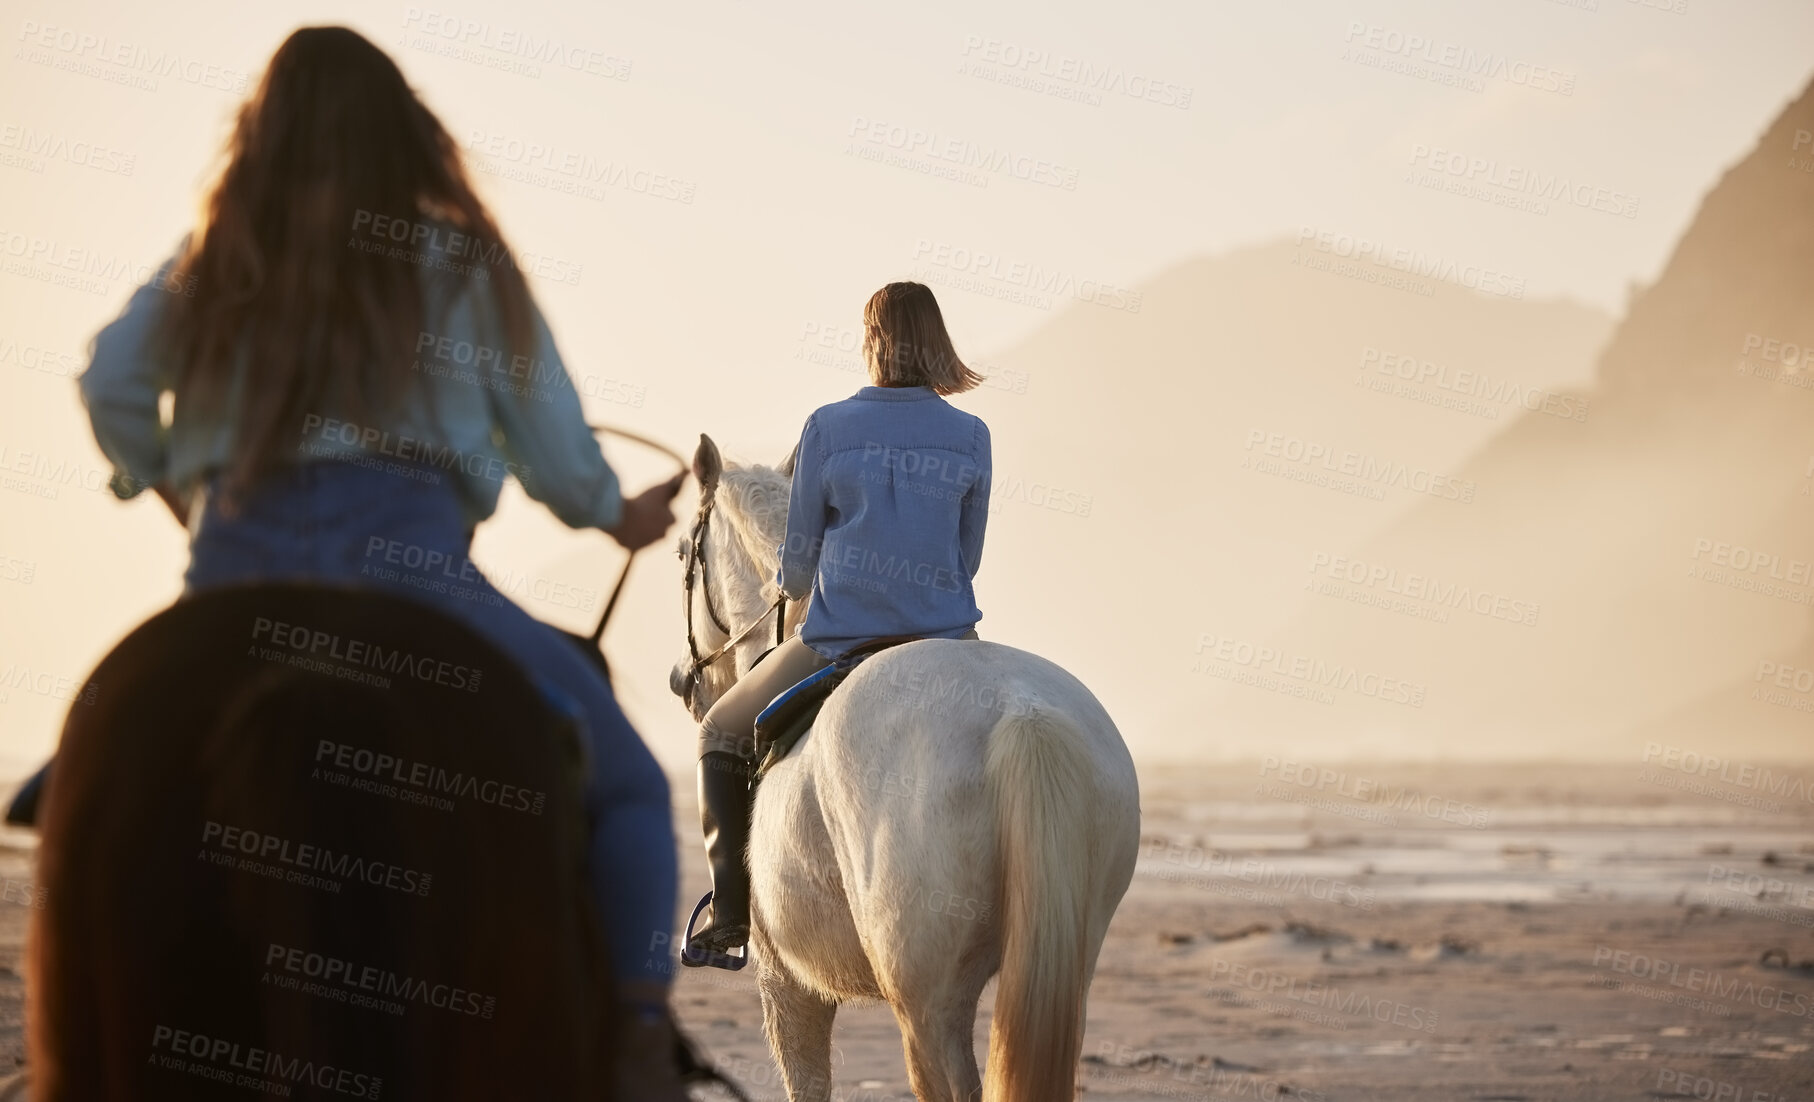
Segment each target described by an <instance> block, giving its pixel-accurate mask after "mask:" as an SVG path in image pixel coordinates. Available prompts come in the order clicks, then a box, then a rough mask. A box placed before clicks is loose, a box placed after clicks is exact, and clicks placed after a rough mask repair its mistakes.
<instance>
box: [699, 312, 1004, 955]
mask: <svg viewBox="0 0 1814 1102" xmlns="http://www.w3.org/2000/svg"><path fill="white" fill-rule="evenodd" d="M863 327H864V336H863V347H864V351H865V354H866V356H867V357H868V359H869V363H870V378H871V379H872V380H873V381H874V383H875V385H874V386H867V387H864V388H863V389H861V390H859V391H857V393H856V394H854V395H852V396H851V397H849V398H847V399H845V400H844V401H842V402H834V403H832V404H831V405H828V406H824V407H821V408H820V409H818V410H816V411H815V412H814V413H813V415H812V416H811V417H808V418H807V419H806V428H805V429H804V430H803V431H802V432H801V434H800V446H799V448H798V450H797V451H795V453H794V460H795V466H794V472H793V473H794V480H793V491H792V494H791V496H790V498H789V501H788V509H787V539H786V541H785V544H784V545H783V546H782V547H781V548H780V549H779V554H780V560H781V566H780V572H779V577H778V578H777V582H778V584H779V586H780V589H781V592H783V593H785V594H786V595H787V596H788V598H789V599H791V600H796V601H798V600H803V599H805V598H806V597H807V595H808V594H809V593H810V594H811V597H812V601H811V604H810V605H809V606H808V608H807V612H806V621H805V624H804V626H803V627H802V628H801V630H800V633H799V634H797V635H794V636H792V637H791V638H787V639H785V640H784V641H783V642H782V643H781V644H780V645H779V646H778V647H776V648H775V650H774V651H773V653H771V654H769V655H768V657H767V658H765V659H764V660H763V662H762V665H761V666H760V667H759V668H757V669H755V670H753V671H751V672H750V673H749V674H748V675H747V676H745V677H744V678H742V679H741V680H740V681H739V682H738V684H737V685H736V686H735V687H734V688H732V689H731V690H730V691H729V692H727V693H725V694H724V695H723V696H722V697H720V698H719V699H718V701H717V702H716V703H715V704H713V705H712V707H711V710H710V711H708V712H706V714H705V719H704V720H703V721H702V722H701V723H700V725H699V809H700V818H701V820H702V825H703V827H704V831H705V843H706V856H707V859H708V862H709V864H710V867H711V872H712V910H711V918H710V921H709V922H708V923H707V925H706V926H705V927H704V928H703V929H701V930H700V931H699V933H698V935H697V937H696V938H695V940H694V944H695V945H696V946H697V948H699V949H700V950H703V951H705V952H708V953H710V952H719V953H722V952H724V951H726V950H728V949H733V948H736V947H738V946H740V945H743V944H744V943H745V942H747V941H748V940H749V885H748V879H747V875H746V873H745V870H744V861H743V853H744V847H745V846H746V844H747V843H748V823H749V813H750V812H749V776H750V771H751V769H752V767H753V766H754V761H753V758H754V750H755V745H754V744H755V734H754V728H755V723H756V715H757V713H759V712H761V711H762V709H763V708H764V707H766V706H767V705H768V703H769V701H771V700H773V699H774V698H775V697H776V696H777V695H779V694H780V693H782V692H783V691H785V690H786V689H787V688H789V687H790V686H792V685H794V684H795V683H797V682H799V681H800V680H801V679H802V678H805V677H806V676H807V675H809V674H811V673H813V672H814V671H816V670H819V669H823V668H824V667H826V666H828V665H830V664H831V663H832V662H833V661H834V660H836V659H838V658H839V657H841V656H843V655H844V654H845V653H846V652H848V651H850V650H852V649H854V648H857V647H860V646H862V645H863V644H865V643H868V642H870V641H871V640H874V639H879V638H885V637H888V636H901V635H910V636H914V637H918V638H925V639H960V638H966V637H967V638H971V639H974V638H976V622H977V621H978V620H979V619H981V618H982V613H981V612H980V611H978V609H977V607H976V596H975V594H974V592H973V591H972V588H971V579H972V578H974V577H975V576H976V570H977V567H978V566H980V565H981V564H982V557H983V528H984V526H985V524H986V523H987V521H988V517H989V481H990V477H991V475H990V462H989V426H987V425H985V424H983V422H982V418H980V417H976V416H974V415H972V414H968V413H964V412H961V411H960V410H957V409H955V408H953V407H952V406H951V405H950V404H949V403H947V402H946V401H944V399H943V397H941V396H942V395H949V394H957V393H960V392H962V391H966V390H969V389H971V388H973V387H975V386H977V385H978V384H979V383H981V382H982V377H981V376H980V375H978V374H976V373H975V372H974V371H972V370H970V369H969V368H968V367H966V366H965V365H964V363H963V361H961V360H959V359H958V357H957V351H956V349H954V348H953V347H952V346H951V338H950V336H948V335H947V334H946V332H945V320H944V317H943V316H942V314H941V313H940V311H939V307H938V300H937V299H935V298H934V297H933V295H932V291H931V290H930V289H929V288H927V287H926V286H925V285H924V284H921V283H890V284H889V285H887V286H886V287H883V288H882V289H881V290H879V291H877V292H876V293H875V294H874V295H872V296H870V299H869V303H868V305H867V306H865V307H864V309H863Z"/></svg>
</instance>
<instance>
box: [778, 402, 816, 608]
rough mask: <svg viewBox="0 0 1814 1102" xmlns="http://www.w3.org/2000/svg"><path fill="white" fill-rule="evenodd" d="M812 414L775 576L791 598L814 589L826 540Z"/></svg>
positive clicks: (798, 454) (804, 435) (804, 434)
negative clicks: (779, 564) (820, 556)
mask: <svg viewBox="0 0 1814 1102" xmlns="http://www.w3.org/2000/svg"><path fill="white" fill-rule="evenodd" d="M815 417H817V414H815V415H814V416H813V417H808V418H807V419H806V428H804V429H803V430H801V432H800V449H799V451H797V452H795V453H794V484H793V489H792V490H791V491H790V492H789V493H788V498H787V538H786V539H784V540H783V541H782V542H781V568H780V570H779V571H778V573H777V576H776V578H775V581H776V584H778V585H780V587H781V591H782V592H783V593H785V594H787V596H788V598H789V599H790V600H795V601H799V600H803V599H805V597H806V595H807V594H808V593H811V592H812V588H813V577H814V575H816V574H817V573H818V570H819V548H820V545H821V544H823V543H824V542H825V489H824V485H823V483H822V480H821V478H820V455H819V438H818V433H817V431H816V427H815V425H814V418H815Z"/></svg>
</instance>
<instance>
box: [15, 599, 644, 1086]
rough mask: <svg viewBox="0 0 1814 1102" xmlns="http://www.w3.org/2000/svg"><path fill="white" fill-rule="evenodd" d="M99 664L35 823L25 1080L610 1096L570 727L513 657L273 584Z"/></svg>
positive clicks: (606, 1006)
mask: <svg viewBox="0 0 1814 1102" xmlns="http://www.w3.org/2000/svg"><path fill="white" fill-rule="evenodd" d="M91 685H92V686H93V689H92V691H91V692H89V693H87V694H86V696H87V698H88V702H86V703H78V704H76V705H75V706H74V707H72V709H71V712H70V716H69V719H68V722H67V724H66V726H65V728H64V731H63V738H62V743H61V745H60V747H59V749H58V756H57V761H56V766H55V770H54V771H53V772H52V774H51V775H50V779H49V780H48V782H47V783H46V786H45V789H44V793H43V800H42V804H41V806H40V807H39V809H38V812H39V813H38V816H37V818H38V825H39V826H40V828H41V830H42V832H43V843H42V848H41V850H40V854H39V881H40V884H41V886H42V888H43V890H44V891H45V893H46V897H47V903H46V906H45V907H44V908H43V909H42V910H40V911H37V912H36V913H35V914H34V922H33V926H32V930H31V943H30V954H29V959H28V968H29V975H28V1009H29V1025H28V1029H27V1033H28V1038H29V1044H30V1053H31V1059H30V1065H29V1066H30V1068H31V1075H32V1080H33V1094H32V1097H33V1098H35V1099H39V1100H50V1102H61V1100H66V1099H82V1100H95V1099H101V1100H110V1099H121V1100H124V1099H143V1098H215V1097H219V1098H233V1099H245V1098H247V1097H248V1096H249V1095H248V1088H250V1094H251V1096H253V1097H257V1096H261V1095H262V1096H267V1097H279V1096H281V1095H282V1094H283V1093H290V1094H302V1093H310V1094H314V1095H317V1096H321V1097H331V1096H333V1095H336V1094H338V1095H342V1096H345V1097H351V1098H360V1097H364V1098H384V1099H398V1098H423V1099H430V1098H432V1099H497V1100H503V1099H521V1098H535V1099H578V1098H584V1099H597V1098H607V1097H610V1093H609V1091H610V1087H609V1081H610V1075H611V1070H612V1069H611V1068H610V1067H609V1066H607V1065H608V1063H609V1060H610V1056H609V1054H610V1053H611V1052H612V1050H613V1046H612V1044H611V1043H610V1040H611V1033H612V1028H611V1027H612V1021H613V1013H614V1010H613V1008H614V1006H615V1001H614V999H613V998H612V993H611V983H610V977H609V976H608V974H607V968H606V963H605V954H604V952H603V947H602V945H601V944H600V943H599V939H598V937H597V934H596V923H595V919H594V916H593V913H592V907H591V902H590V897H589V893H588V890H587V881H586V876H585V861H586V839H587V834H586V829H585V819H584V812H583V804H582V800H581V791H582V784H583V777H584V774H583V772H582V768H581V759H580V749H579V743H578V740H577V739H576V738H575V736H574V733H573V731H572V730H571V729H570V728H569V727H568V726H566V725H565V724H564V722H563V721H562V719H561V718H560V717H559V716H558V715H557V714H556V713H555V712H554V711H553V710H552V709H550V708H549V707H547V706H546V705H545V704H544V703H543V699H542V697H541V696H540V695H539V694H538V692H537V691H536V689H535V687H534V686H533V685H532V684H531V683H530V681H529V679H528V678H527V677H526V676H525V675H524V673H523V672H522V671H520V670H519V669H518V668H517V667H516V666H515V665H514V664H513V663H512V662H511V661H510V659H509V658H508V657H507V656H506V655H504V654H503V653H502V652H500V651H498V650H497V649H495V648H494V647H492V646H491V645H490V644H489V643H487V642H486V641H485V640H483V639H482V638H480V637H479V636H477V635H476V634H474V633H473V632H471V631H470V630H468V629H466V628H465V627H463V626H462V625H460V624H459V623H457V622H454V621H452V620H449V619H447V618H445V617H442V616H440V615H438V614H436V613H434V612H433V611H432V610H429V609H426V608H424V607H422V606H420V605H418V604H416V603H414V602H410V601H406V600H402V599H398V598H394V597H387V596H382V595H377V594H372V593H367V592H355V591H351V590H337V589H329V588H315V587H302V586H259V587H247V588H237V589H222V590H217V591H214V592H210V593H204V594H202V595H200V596H197V597H194V598H192V599H188V600H184V601H182V602H179V603H178V604H176V605H175V606H173V607H172V608H170V609H168V610H166V611H165V612H163V613H160V614H159V615H157V616H156V617H154V618H152V619H151V620H150V621H148V622H147V623H145V624H144V625H143V626H141V627H140V628H139V629H138V630H136V631H134V632H133V633H132V634H131V635H130V636H128V637H127V638H126V639H125V640H124V641H123V642H122V643H121V644H120V645H119V646H118V647H116V648H115V649H114V650H113V652H112V653H111V654H109V655H108V656H107V658H106V659H105V660H104V661H103V662H102V663H101V665H100V667H99V668H98V669H97V670H96V671H95V673H94V674H93V676H92V678H91ZM285 1086H287V1087H289V1088H290V1089H289V1091H288V1092H285V1091H284V1090H283V1088H284V1087H285Z"/></svg>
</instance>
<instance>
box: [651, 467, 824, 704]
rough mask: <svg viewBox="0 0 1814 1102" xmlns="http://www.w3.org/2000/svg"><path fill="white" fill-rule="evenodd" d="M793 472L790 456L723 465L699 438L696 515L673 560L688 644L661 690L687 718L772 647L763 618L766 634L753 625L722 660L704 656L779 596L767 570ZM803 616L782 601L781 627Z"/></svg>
mask: <svg viewBox="0 0 1814 1102" xmlns="http://www.w3.org/2000/svg"><path fill="white" fill-rule="evenodd" d="M793 473H794V457H793V456H791V455H790V456H788V457H787V459H786V460H784V461H783V462H782V463H781V464H780V465H779V466H778V467H764V466H761V465H759V464H749V465H744V464H738V463H728V464H727V463H726V462H725V461H724V459H723V457H722V456H720V455H719V453H718V445H717V444H714V443H713V442H712V438H711V437H709V436H706V435H704V434H703V433H702V434H701V435H700V437H699V450H698V451H696V452H695V453H694V454H693V477H694V478H696V479H697V480H698V481H699V512H698V514H697V516H696V517H695V518H694V520H693V527H692V529H691V531H690V532H689V533H688V534H687V535H686V536H683V537H681V540H680V559H681V562H683V563H685V564H686V571H685V582H684V585H685V587H686V588H685V590H684V591H683V593H682V600H683V608H684V609H685V610H686V617H687V636H688V646H687V652H686V653H685V654H683V655H682V656H681V659H680V661H679V662H676V663H675V664H674V669H673V672H672V673H670V674H669V676H668V687H669V688H670V689H672V690H673V691H674V695H676V696H678V697H680V698H681V699H682V700H683V701H685V702H686V705H687V709H688V710H689V711H691V712H692V713H693V718H695V719H700V718H703V717H704V716H705V713H706V711H707V709H709V708H711V706H712V704H713V703H714V702H715V701H717V700H718V698H719V697H721V696H723V695H724V693H725V691H726V690H728V689H729V688H730V687H731V686H732V685H734V684H736V683H737V679H738V678H739V677H741V676H743V674H744V673H745V671H747V670H748V669H749V668H750V666H752V665H753V664H754V663H755V661H756V659H757V658H758V657H759V656H760V655H761V654H762V652H763V651H765V650H767V649H768V648H769V647H771V646H773V645H774V642H775V632H774V627H773V624H772V621H770V622H769V623H768V627H767V629H766V630H764V629H763V628H760V627H758V628H757V629H756V630H753V631H750V632H749V633H747V634H746V635H744V636H743V638H742V639H740V640H738V641H737V642H736V643H735V644H733V645H731V646H730V647H728V648H727V649H725V651H724V653H723V654H722V655H720V656H718V657H716V658H713V657H711V656H712V655H713V654H714V652H716V651H717V650H718V649H719V648H720V647H723V646H724V645H725V643H726V642H727V641H728V640H730V639H731V638H732V636H733V635H735V634H736V633H738V632H740V631H743V630H744V629H745V628H747V627H749V626H750V625H752V624H754V623H755V622H756V621H757V620H762V619H765V616H764V614H765V612H767V611H768V610H769V609H770V608H771V606H773V604H774V603H775V599H776V598H777V597H779V596H780V591H779V589H778V588H777V587H776V585H775V571H776V568H777V567H778V566H779V565H780V560H779V548H780V545H781V540H782V539H783V537H784V536H785V535H786V533H787V497H788V492H789V490H790V488H791V485H792V482H793ZM805 614H806V609H805V606H804V605H798V606H796V605H794V604H791V603H790V604H789V605H788V606H787V629H788V630H790V631H791V630H792V629H793V628H794V626H795V625H796V624H797V623H798V622H799V620H800V618H801V617H802V616H804V615H805ZM771 615H772V614H771Z"/></svg>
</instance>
